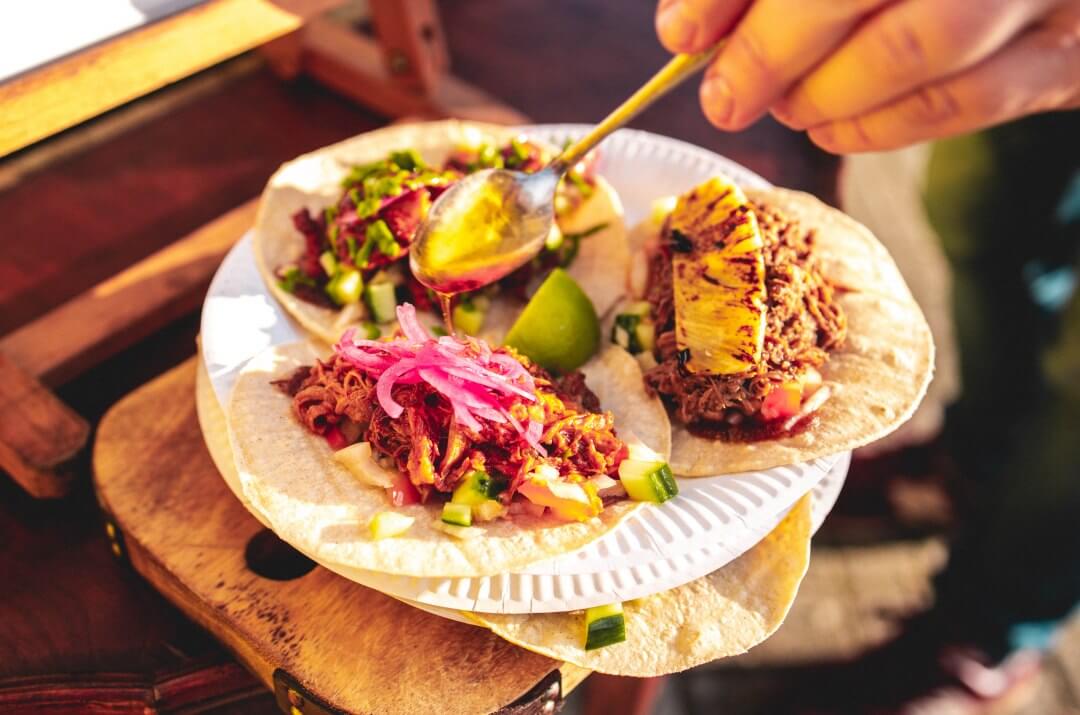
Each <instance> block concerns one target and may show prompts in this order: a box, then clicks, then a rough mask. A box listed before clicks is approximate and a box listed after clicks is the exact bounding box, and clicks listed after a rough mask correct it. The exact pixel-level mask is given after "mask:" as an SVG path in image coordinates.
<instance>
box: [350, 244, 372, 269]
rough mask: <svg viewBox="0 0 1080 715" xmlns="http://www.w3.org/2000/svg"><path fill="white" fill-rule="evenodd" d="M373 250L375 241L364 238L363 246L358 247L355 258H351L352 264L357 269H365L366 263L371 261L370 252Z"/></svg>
mask: <svg viewBox="0 0 1080 715" xmlns="http://www.w3.org/2000/svg"><path fill="white" fill-rule="evenodd" d="M374 250H375V239H373V238H365V239H364V245H362V246H360V250H359V251H357V252H356V257H355V258H353V263H355V264H356V267H357V268H367V267H368V262H369V261H370V260H371V252H372V251H374Z"/></svg>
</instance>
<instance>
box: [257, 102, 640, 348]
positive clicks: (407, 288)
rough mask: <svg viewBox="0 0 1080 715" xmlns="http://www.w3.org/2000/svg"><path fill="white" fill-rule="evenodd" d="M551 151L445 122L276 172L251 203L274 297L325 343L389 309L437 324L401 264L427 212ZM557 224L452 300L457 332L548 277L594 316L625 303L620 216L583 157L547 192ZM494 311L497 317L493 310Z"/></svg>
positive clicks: (378, 134)
mask: <svg viewBox="0 0 1080 715" xmlns="http://www.w3.org/2000/svg"><path fill="white" fill-rule="evenodd" d="M553 154H554V151H553V149H552V148H551V147H548V146H546V145H544V144H542V143H540V142H536V141H531V140H530V139H529V138H528V137H526V136H524V135H522V134H521V132H520V131H518V130H515V129H512V128H509V127H500V126H496V125H488V124H480V123H476V122H460V121H454V120H447V121H442V122H426V123H419V124H405V125H399V126H393V127H387V128H385V129H380V130H378V131H374V132H369V133H367V134H362V135H360V136H357V137H354V138H352V139H348V140H345V141H343V142H340V143H338V144H334V145H332V146H329V147H325V148H323V149H319V150H317V151H315V152H312V153H310V154H305V155H303V156H301V157H298V158H297V159H295V160H293V161H290V162H288V163H286V164H284V165H283V166H282V167H281V168H280V169H279V170H278V171H277V172H276V173H275V174H274V175H273V176H272V177H271V179H270V181H269V183H268V184H267V187H266V189H265V190H264V192H263V195H262V197H261V199H260V205H259V213H258V217H257V220H256V225H255V236H254V247H255V257H256V262H257V264H258V267H259V270H260V272H261V273H262V275H263V278H264V280H265V281H266V282H267V284H268V286H269V287H270V290H271V292H272V293H273V294H274V296H275V297H276V298H277V299H278V301H279V302H280V303H281V304H282V305H283V306H284V307H285V309H286V310H287V311H288V312H289V313H290V314H291V315H292V316H293V317H294V318H296V320H297V321H298V322H299V323H300V324H301V325H302V326H303V327H305V328H306V329H308V330H309V331H311V332H312V333H314V334H315V335H316V336H318V337H319V338H321V339H322V340H323V341H325V342H327V343H333V342H334V341H335V340H337V338H338V337H339V336H340V335H341V333H342V332H343V331H344V330H345V329H346V328H348V327H359V328H361V329H362V330H363V331H364V332H365V333H367V334H369V335H372V336H374V335H377V334H379V333H380V332H383V331H386V330H389V329H392V323H393V321H394V315H395V309H396V307H397V306H398V305H400V304H401V303H402V302H405V301H408V302H410V303H412V304H413V305H415V306H416V307H417V308H418V309H420V310H421V311H422V312H424V313H425V314H427V313H428V312H430V315H427V316H426V318H425V319H426V320H427V322H428V323H429V324H435V323H436V322H437V321H435V320H432V319H431V318H433V317H435V316H434V311H435V307H434V302H433V300H432V296H431V295H430V294H429V293H428V291H427V290H426V289H425V288H424V287H423V286H422V285H421V284H420V283H419V282H417V281H416V280H415V278H413V276H412V274H411V272H410V271H409V262H408V260H407V255H408V251H409V246H410V243H411V242H412V240H413V238H414V236H415V234H416V231H417V229H418V227H419V225H420V223H421V222H422V221H423V220H424V218H425V217H426V216H427V212H428V211H429V209H430V208H431V205H432V203H433V202H434V201H435V200H437V199H438V197H439V196H440V195H441V194H442V192H443V191H445V190H446V189H447V188H448V187H449V186H450V185H451V184H453V183H454V182H455V181H456V180H458V179H459V178H461V177H462V176H464V175H466V174H469V173H471V172H473V171H477V170H480V169H485V168H502V167H505V168H510V169H517V170H520V171H536V170H538V169H540V168H542V167H543V166H544V164H545V163H546V162H547V160H548V159H549V158H550V157H551V156H553ZM555 208H556V225H555V227H554V228H553V230H552V233H551V235H550V236H549V237H548V240H547V242H546V244H545V247H544V249H543V250H542V251H541V252H540V255H538V256H537V257H536V258H535V259H534V260H532V261H531V262H530V263H528V264H526V265H525V266H523V267H522V268H520V269H519V270H518V271H517V272H515V273H514V274H512V275H511V276H508V277H507V278H505V279H504V280H503V281H500V282H499V284H497V285H494V286H490V287H487V288H485V289H483V290H481V291H476V292H474V293H473V294H470V295H465V296H461V297H460V298H459V300H458V305H457V306H456V310H457V312H458V315H457V318H458V320H457V321H456V322H457V323H458V325H460V326H461V327H462V328H464V329H465V330H467V331H468V332H469V333H470V334H479V333H480V332H481V331H482V330H484V328H485V325H484V324H485V317H486V314H487V312H488V311H489V309H490V308H491V307H492V303H493V302H497V303H500V304H501V303H507V304H509V306H510V307H509V308H505V309H503V310H502V312H504V313H512V312H514V311H515V310H517V309H520V308H521V307H522V306H523V305H524V301H525V297H526V296H527V295H528V294H529V292H530V291H531V290H532V289H533V288H535V287H536V285H538V284H539V282H540V281H542V280H543V278H544V277H545V276H546V275H547V274H548V273H550V271H551V270H553V269H554V268H556V267H561V268H563V269H564V270H566V271H567V272H568V273H569V274H570V275H571V276H572V277H573V278H575V279H576V280H578V282H579V283H581V284H582V285H583V287H584V288H585V291H586V293H587V294H588V296H589V298H590V300H591V301H592V302H593V305H594V307H595V308H596V310H597V312H598V313H599V314H601V315H603V314H604V313H606V312H607V311H608V310H609V309H610V308H611V307H612V306H613V305H614V304H615V303H616V302H617V301H618V300H619V299H620V298H621V297H622V296H623V295H624V285H623V281H622V280H621V277H620V276H621V275H622V274H623V273H624V272H625V270H626V268H627V267H628V265H629V260H630V254H629V248H628V246H627V242H626V228H625V225H624V222H623V218H622V216H623V209H622V205H621V203H620V202H619V198H618V196H617V195H616V194H615V192H614V190H613V189H612V188H611V186H610V185H609V184H608V183H607V182H606V181H604V179H603V178H602V177H601V176H599V175H598V174H597V173H596V171H595V166H594V162H593V161H592V159H591V158H587V159H586V160H585V161H583V162H582V163H580V164H579V165H578V166H576V167H574V169H573V170H572V171H571V172H569V173H568V175H567V177H566V178H565V179H564V180H563V182H562V183H561V184H560V185H559V189H558V192H557V194H556V206H555ZM499 307H502V306H501V305H500V306H499Z"/></svg>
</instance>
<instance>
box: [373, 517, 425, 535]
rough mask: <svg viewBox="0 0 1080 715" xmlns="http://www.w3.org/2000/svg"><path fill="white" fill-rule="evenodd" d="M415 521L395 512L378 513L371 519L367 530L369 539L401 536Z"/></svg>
mask: <svg viewBox="0 0 1080 715" xmlns="http://www.w3.org/2000/svg"><path fill="white" fill-rule="evenodd" d="M414 521H416V519H415V518H414V517H411V516H406V515H405V514H399V513H397V512H396V511H380V512H379V513H378V514H376V515H375V516H373V517H371V523H370V524H368V528H369V529H371V538H373V539H387V538H390V537H392V536H401V535H402V534H404V533H405V532H406V531H408V530H409V527H411V526H412V525H413V522H414Z"/></svg>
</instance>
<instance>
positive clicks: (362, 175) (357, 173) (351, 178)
mask: <svg viewBox="0 0 1080 715" xmlns="http://www.w3.org/2000/svg"><path fill="white" fill-rule="evenodd" d="M386 169H387V163H386V161H375V162H372V163H370V164H361V165H359V166H354V167H352V169H350V170H349V175H348V176H346V177H345V179H344V180H343V181H342V182H341V184H342V186H343V187H344V188H349V187H352V186H355V185H357V184H361V183H363V182H364V179H366V178H368V177H369V176H371V175H373V174H376V173H379V172H383V171H386Z"/></svg>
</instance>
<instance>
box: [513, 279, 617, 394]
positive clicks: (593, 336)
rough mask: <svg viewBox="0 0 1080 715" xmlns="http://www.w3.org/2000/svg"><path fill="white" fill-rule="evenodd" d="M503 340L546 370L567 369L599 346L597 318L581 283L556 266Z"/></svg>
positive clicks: (586, 358)
mask: <svg viewBox="0 0 1080 715" xmlns="http://www.w3.org/2000/svg"><path fill="white" fill-rule="evenodd" d="M506 344H507V345H509V346H510V347H512V348H514V349H515V350H517V351H518V352H520V353H521V354H522V355H525V356H527V357H528V358H529V359H530V360H532V361H533V362H535V363H537V364H539V365H541V366H542V367H544V368H547V369H548V370H551V371H553V372H557V373H567V372H570V371H571V370H576V369H577V368H579V367H581V366H582V365H584V364H585V362H586V361H588V359H589V358H590V357H592V356H593V354H594V353H595V352H596V350H597V348H598V347H599V346H600V320H599V318H597V317H596V309H595V308H594V307H593V304H592V301H590V300H589V296H587V295H585V292H584V291H583V290H581V286H579V285H578V284H577V283H576V282H575V281H574V279H573V278H571V277H570V276H569V275H567V274H566V272H565V271H563V270H562V269H561V268H556V269H555V270H554V271H552V272H551V275H549V276H548V277H547V279H546V280H545V281H544V282H543V283H542V284H541V285H540V289H539V290H538V291H536V295H534V296H533V297H532V300H530V301H529V303H528V305H526V306H525V310H523V311H521V315H519V316H518V319H517V320H516V321H515V322H514V326H513V327H512V328H510V332H509V333H507V335H506Z"/></svg>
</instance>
